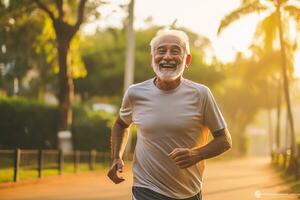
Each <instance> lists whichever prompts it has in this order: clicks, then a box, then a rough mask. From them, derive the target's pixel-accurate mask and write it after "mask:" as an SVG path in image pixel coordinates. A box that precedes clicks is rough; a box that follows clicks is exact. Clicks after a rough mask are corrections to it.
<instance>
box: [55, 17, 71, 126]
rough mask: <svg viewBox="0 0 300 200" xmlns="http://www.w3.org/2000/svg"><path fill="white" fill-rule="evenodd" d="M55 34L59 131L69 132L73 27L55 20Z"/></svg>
mask: <svg viewBox="0 0 300 200" xmlns="http://www.w3.org/2000/svg"><path fill="white" fill-rule="evenodd" d="M54 29H55V33H56V41H57V50H58V64H59V74H58V76H59V94H58V99H59V131H65V130H70V129H71V125H72V107H71V106H72V100H73V93H74V86H73V79H72V74H71V70H70V68H69V66H68V52H69V47H70V43H71V40H72V38H73V36H74V30H73V27H72V26H70V25H68V24H67V23H65V22H63V21H61V20H59V19H58V20H56V21H55V22H54Z"/></svg>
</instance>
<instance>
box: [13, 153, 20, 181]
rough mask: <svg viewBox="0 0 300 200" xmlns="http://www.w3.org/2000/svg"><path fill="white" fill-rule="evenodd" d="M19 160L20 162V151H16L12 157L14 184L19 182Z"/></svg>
mask: <svg viewBox="0 0 300 200" xmlns="http://www.w3.org/2000/svg"><path fill="white" fill-rule="evenodd" d="M20 160H21V150H20V149H16V150H15V155H14V182H17V181H18V180H19V168H20Z"/></svg>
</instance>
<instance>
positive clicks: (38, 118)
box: [0, 98, 113, 151]
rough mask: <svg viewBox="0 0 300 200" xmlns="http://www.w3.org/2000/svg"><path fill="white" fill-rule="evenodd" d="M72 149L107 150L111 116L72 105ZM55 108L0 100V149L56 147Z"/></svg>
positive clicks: (19, 101) (28, 101)
mask: <svg viewBox="0 0 300 200" xmlns="http://www.w3.org/2000/svg"><path fill="white" fill-rule="evenodd" d="M73 115H74V117H73V118H74V123H73V127H72V133H73V141H74V148H75V149H80V150H90V149H96V150H98V151H109V146H110V139H109V138H110V127H111V126H112V120H113V117H112V115H111V114H108V113H104V112H95V111H92V110H91V108H90V107H89V106H87V105H79V104H78V105H75V106H74V112H73ZM57 119H58V108H57V107H56V106H50V105H45V104H43V103H40V102H37V101H35V100H30V99H21V98H0V130H1V133H0V149H12V148H24V149H39V148H42V149H53V148H57V136H56V135H57V131H58V126H57V124H58V123H57Z"/></svg>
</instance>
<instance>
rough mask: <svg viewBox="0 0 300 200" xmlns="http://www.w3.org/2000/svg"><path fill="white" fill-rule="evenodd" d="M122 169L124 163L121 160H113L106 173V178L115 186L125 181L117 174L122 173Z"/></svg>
mask: <svg viewBox="0 0 300 200" xmlns="http://www.w3.org/2000/svg"><path fill="white" fill-rule="evenodd" d="M123 168H124V162H123V160H122V159H120V158H118V159H114V160H113V163H112V165H111V167H110V169H109V171H108V173H107V176H108V177H109V178H110V180H112V181H113V182H114V183H115V184H119V183H121V182H123V181H124V180H125V179H124V178H123V177H122V176H119V175H118V173H122V172H123Z"/></svg>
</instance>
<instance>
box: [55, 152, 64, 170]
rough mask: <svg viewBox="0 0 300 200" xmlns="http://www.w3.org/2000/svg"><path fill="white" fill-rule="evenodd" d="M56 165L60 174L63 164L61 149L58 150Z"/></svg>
mask: <svg viewBox="0 0 300 200" xmlns="http://www.w3.org/2000/svg"><path fill="white" fill-rule="evenodd" d="M57 166H58V174H59V175H61V174H62V171H63V166H64V153H63V151H62V150H61V149H59V150H58V156H57Z"/></svg>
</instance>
